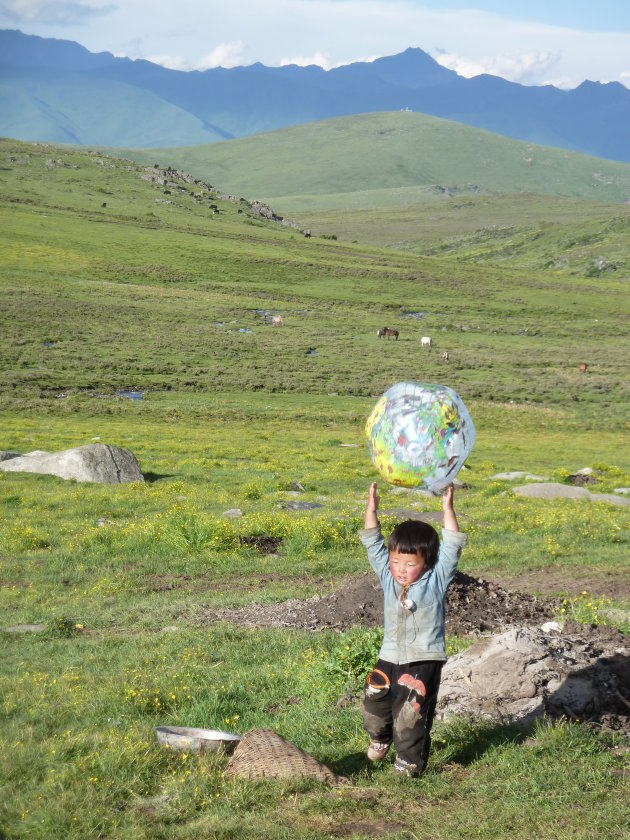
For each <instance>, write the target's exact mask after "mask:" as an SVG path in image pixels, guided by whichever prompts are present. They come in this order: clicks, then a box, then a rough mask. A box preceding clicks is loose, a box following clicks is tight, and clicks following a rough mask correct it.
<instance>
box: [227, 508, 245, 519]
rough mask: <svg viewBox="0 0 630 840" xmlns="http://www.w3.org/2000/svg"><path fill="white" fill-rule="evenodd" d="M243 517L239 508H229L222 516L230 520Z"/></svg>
mask: <svg viewBox="0 0 630 840" xmlns="http://www.w3.org/2000/svg"><path fill="white" fill-rule="evenodd" d="M242 515H243V511H242V510H241V509H240V508H230V509H229V510H226V511H224V512H223V516H228V517H230V518H231V519H238V517H239V516H242Z"/></svg>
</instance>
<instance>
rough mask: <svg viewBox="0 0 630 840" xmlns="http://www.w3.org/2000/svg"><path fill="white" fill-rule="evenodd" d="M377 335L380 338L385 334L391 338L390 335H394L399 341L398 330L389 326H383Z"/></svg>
mask: <svg viewBox="0 0 630 840" xmlns="http://www.w3.org/2000/svg"><path fill="white" fill-rule="evenodd" d="M376 335H377V336H378V337H379V338H383V336H387V338H389V337H390V335H393V336H394V338H395V339H396V341H398V330H390V328H389V327H381V328H380V330H377V331H376Z"/></svg>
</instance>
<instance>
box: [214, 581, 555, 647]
mask: <svg viewBox="0 0 630 840" xmlns="http://www.w3.org/2000/svg"><path fill="white" fill-rule="evenodd" d="M559 603H560V601H559V600H558V599H549V600H546V599H545V600H543V599H541V598H538V597H536V596H534V595H528V594H526V593H522V592H513V591H511V590H507V589H503V588H502V587H501V586H500V585H499V584H497V583H493V582H491V581H487V580H484V579H483V578H474V577H471V576H470V575H466V574H464V573H463V572H458V573H457V574H456V575H455V579H454V581H453V583H452V584H451V586H450V587H449V590H448V594H447V598H446V632H447V634H448V635H449V636H466V635H469V634H471V633H472V634H480V633H487V632H497V631H500V630H504V629H505V628H507V627H511V626H514V625H521V624H532V625H537V624H542V623H544V622H545V621H548V620H550V619H552V618H554V617H555V615H556V613H555V609H556V607H557V606H558V605H559ZM204 618H205V620H206V621H210V622H216V621H230V622H233V623H235V624H239V625H241V626H245V627H278V628H283V627H284V628H297V629H302V630H312V631H316V630H322V629H324V628H330V629H333V630H347V629H349V628H350V627H353V626H356V625H363V626H365V627H380V626H382V624H383V592H382V590H381V587H380V584H379V582H378V579H377V578H376V576H375V575H374V574H373V573H372V572H366V573H364V574H362V575H358V576H356V577H350V578H346V579H344V581H343V582H342V583H341V584H340V585H339V587H338V588H337V589H335V590H334V591H333V592H331V593H329V594H327V595H324V596H320V595H315V596H314V597H312V598H308V599H305V600H299V599H297V598H294V599H290V600H288V601H284V602H282V603H279V604H278V603H277V604H250V605H248V606H246V607H238V608H233V609H207V610H206V612H205V615H204Z"/></svg>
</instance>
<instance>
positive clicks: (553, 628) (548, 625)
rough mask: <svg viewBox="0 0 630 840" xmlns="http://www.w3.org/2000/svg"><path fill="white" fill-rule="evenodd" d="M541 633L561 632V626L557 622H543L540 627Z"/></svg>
mask: <svg viewBox="0 0 630 840" xmlns="http://www.w3.org/2000/svg"><path fill="white" fill-rule="evenodd" d="M540 629H541V630H542V631H543V633H559V632H560V631H561V630H562V624H560V622H559V621H545V623H544V624H541V625H540Z"/></svg>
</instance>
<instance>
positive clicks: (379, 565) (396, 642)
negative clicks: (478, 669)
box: [359, 527, 467, 665]
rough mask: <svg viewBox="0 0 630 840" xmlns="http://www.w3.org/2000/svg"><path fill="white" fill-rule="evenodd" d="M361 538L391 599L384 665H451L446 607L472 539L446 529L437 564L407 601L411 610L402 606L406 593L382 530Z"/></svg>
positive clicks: (413, 588)
mask: <svg viewBox="0 0 630 840" xmlns="http://www.w3.org/2000/svg"><path fill="white" fill-rule="evenodd" d="M359 537H360V538H361V542H362V543H363V545H364V546H365V547H366V548H367V553H368V560H369V561H370V565H371V566H372V568H373V569H374V571H375V572H376V574H377V575H378V577H379V580H380V582H381V586H382V587H383V592H384V595H385V609H384V613H385V636H384V638H383V646H382V647H381V652H380V654H379V657H380V659H384V660H385V661H386V662H393V663H394V664H395V665H404V664H405V663H407V662H419V661H422V660H432V661H441V662H445V661H446V644H445V641H444V601H445V599H446V590H447V589H448V586H449V584H450V582H451V581H452V580H453V577H454V576H455V571H456V569H457V562H458V560H459V556H460V554H461V553H462V548H463V547H464V545H465V544H466V539H467V537H466V534H462V533H461V532H460V531H449V530H448V529H447V528H443V529H442V539H441V541H440V553H439V555H438V560H437V563H436V564H435V566H434V567H433V568H432V569H428V570H427V571H426V572H425V573H424V574H423V575H422V577H421V578H420V579H419V580H417V581H416V582H415V583H413V584H412V585H411V586H410V588H409V590H408V592H407V598H409V599H411V600H412V601H413V602H414V605H415V606H414V608H413V609H411V610H407V609H404V608H403V607H402V606H401V603H400V595H401V591H402V587H401V586H400V584H398V583H396V581H395V580H394V578H393V577H392V573H391V572H390V570H389V551H388V550H387V546H386V545H385V540H384V539H383V536H382V534H381V529H380V527H376V528H367V529H365V530H363V531H359Z"/></svg>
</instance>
